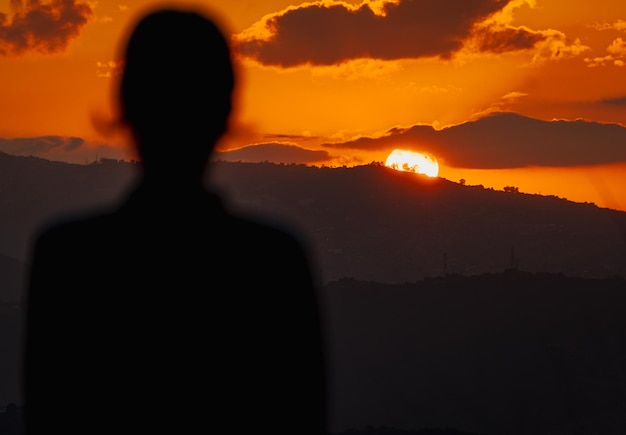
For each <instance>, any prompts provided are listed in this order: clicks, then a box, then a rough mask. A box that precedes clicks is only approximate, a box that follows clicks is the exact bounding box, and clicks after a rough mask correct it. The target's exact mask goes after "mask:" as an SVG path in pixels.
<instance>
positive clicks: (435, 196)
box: [215, 163, 626, 283]
mask: <svg viewBox="0 0 626 435" xmlns="http://www.w3.org/2000/svg"><path fill="white" fill-rule="evenodd" d="M215 182H216V183H217V184H218V185H221V186H224V191H225V192H226V193H227V194H228V195H229V198H230V200H231V202H232V203H233V204H234V205H236V206H238V207H245V208H246V209H252V210H255V211H258V212H260V213H265V214H270V215H272V216H278V217H279V218H281V219H283V220H285V221H287V222H291V223H294V224H296V225H297V226H298V227H299V228H300V229H301V230H302V232H303V233H304V235H306V236H307V237H308V238H309V240H310V241H311V244H312V246H313V248H314V249H315V253H316V256H317V258H318V260H319V261H320V264H321V269H322V271H323V273H324V278H325V280H327V281H329V280H334V279H338V278H343V277H353V278H357V279H365V280H373V281H378V282H388V283H393V282H395V283H402V282H410V281H415V280H418V279H421V278H424V277H432V276H440V275H442V274H444V273H459V274H465V275H473V274H480V273H489V272H499V271H502V270H504V269H506V268H509V267H511V266H515V267H518V268H520V269H523V270H528V271H532V272H555V273H564V274H567V275H571V276H584V277H605V276H610V275H624V273H625V272H626V238H625V235H626V213H624V212H619V211H614V210H609V209H601V208H599V207H597V206H595V205H593V204H580V203H573V202H570V201H567V200H565V199H560V198H557V197H554V196H541V195H529V194H523V193H515V192H503V191H494V190H491V189H485V188H483V187H482V186H463V185H460V184H458V183H454V182H451V181H449V180H445V179H442V178H437V179H431V178H428V177H425V176H422V175H417V174H413V173H406V172H398V171H394V170H391V169H389V168H386V167H383V166H380V165H366V166H359V167H354V168H315V167H304V166H297V165H274V164H271V163H265V164H264V163H256V164H255V163H247V164H246V163H221V164H220V165H218V167H217V170H216V173H215Z"/></svg>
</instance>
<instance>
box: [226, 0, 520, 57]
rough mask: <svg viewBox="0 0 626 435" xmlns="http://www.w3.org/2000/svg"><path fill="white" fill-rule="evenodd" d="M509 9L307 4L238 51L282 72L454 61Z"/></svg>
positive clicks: (255, 31) (248, 35)
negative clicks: (373, 62)
mask: <svg viewBox="0 0 626 435" xmlns="http://www.w3.org/2000/svg"><path fill="white" fill-rule="evenodd" d="M508 3H509V1H508V0H464V1H458V0H439V1H436V2H433V1H425V0H398V1H395V2H378V3H376V7H373V3H372V2H369V1H367V0H365V1H364V2H363V3H361V4H360V5H358V6H351V5H349V4H347V3H343V2H338V1H318V2H312V3H304V4H302V5H300V6H298V7H290V8H288V9H286V10H284V11H282V12H279V13H276V14H270V15H267V16H266V17H264V18H263V20H261V21H260V22H259V23H257V24H256V25H254V26H253V27H251V28H250V29H249V30H248V31H245V32H243V33H241V34H239V35H237V36H236V37H235V41H234V48H235V50H236V51H237V52H238V53H240V54H241V55H242V56H244V57H247V58H251V59H253V60H256V61H258V62H260V63H262V64H265V65H274V66H281V67H291V66H297V65H306V64H309V65H332V64H337V63H343V62H347V61H349V60H352V59H359V58H370V59H378V60H394V59H403V58H420V57H439V58H442V59H448V58H450V57H451V56H452V55H453V54H454V53H456V52H457V51H459V50H460V49H461V48H462V47H463V44H464V41H465V40H466V39H468V38H469V37H470V35H471V33H472V30H473V29H474V25H475V24H476V23H479V22H482V21H484V20H485V19H486V18H487V17H489V16H490V15H491V14H494V13H496V12H498V11H500V10H502V9H503V8H504V7H505V6H507V4H508ZM515 3H518V2H515ZM522 33H523V32H522V31H518V32H517V35H515V37H516V38H517V40H518V41H521V42H523V44H524V47H526V46H527V45H528V41H527V39H528V38H523V37H522V38H520V36H521V35H522ZM510 36H511V35H510ZM529 36H532V35H529ZM514 42H515V41H513V42H512V44H513V45H515V44H514ZM500 47H504V45H503V44H502V43H500Z"/></svg>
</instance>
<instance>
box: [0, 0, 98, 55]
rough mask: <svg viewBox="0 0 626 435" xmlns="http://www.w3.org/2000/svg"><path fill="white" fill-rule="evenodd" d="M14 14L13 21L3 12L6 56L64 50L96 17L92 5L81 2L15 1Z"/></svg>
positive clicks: (0, 34)
mask: <svg viewBox="0 0 626 435" xmlns="http://www.w3.org/2000/svg"><path fill="white" fill-rule="evenodd" d="M11 11H12V17H11V18H9V16H8V15H7V14H4V13H0V55H3V56H10V55H19V54H23V53H26V52H29V51H36V52H40V53H44V54H50V53H56V52H59V51H63V50H65V49H66V48H67V45H68V44H69V42H70V40H72V39H73V38H75V37H77V36H78V35H79V34H80V31H81V29H82V28H83V26H84V25H85V24H87V22H88V21H89V19H90V18H91V16H92V15H93V11H92V9H91V6H89V4H87V3H84V2H79V1H77V0H51V1H50V2H47V3H44V2H42V1H41V0H28V1H26V2H24V1H23V0H11Z"/></svg>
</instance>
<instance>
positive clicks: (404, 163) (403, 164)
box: [385, 150, 439, 177]
mask: <svg viewBox="0 0 626 435" xmlns="http://www.w3.org/2000/svg"><path fill="white" fill-rule="evenodd" d="M385 166H388V167H390V168H392V169H395V170H397V171H406V172H415V173H418V174H424V175H428V176H429V177H436V176H437V175H438V174H439V163H437V159H436V158H435V157H434V156H431V155H429V154H426V153H419V152H416V151H406V150H393V151H392V152H391V154H389V156H387V161H386V162H385Z"/></svg>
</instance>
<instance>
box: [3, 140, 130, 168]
mask: <svg viewBox="0 0 626 435" xmlns="http://www.w3.org/2000/svg"><path fill="white" fill-rule="evenodd" d="M0 152H4V153H6V154H11V155H14V156H33V157H41V158H44V159H48V160H56V161H63V162H69V163H85V162H91V161H94V160H98V159H99V158H114V159H123V158H124V157H125V155H124V152H123V150H121V149H119V148H116V147H113V146H109V145H106V144H88V143H87V142H85V140H84V139H82V138H80V137H66V136H39V137H18V138H10V139H6V138H0Z"/></svg>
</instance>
